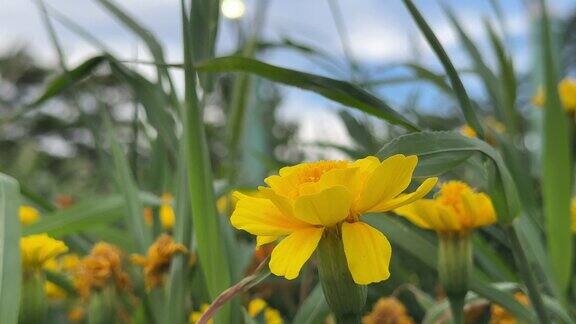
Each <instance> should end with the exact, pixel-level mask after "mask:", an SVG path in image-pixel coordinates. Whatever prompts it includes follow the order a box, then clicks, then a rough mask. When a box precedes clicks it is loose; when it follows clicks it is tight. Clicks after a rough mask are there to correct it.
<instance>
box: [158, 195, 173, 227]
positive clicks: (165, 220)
mask: <svg viewBox="0 0 576 324" xmlns="http://www.w3.org/2000/svg"><path fill="white" fill-rule="evenodd" d="M160 200H161V203H160V223H161V224H162V228H164V229H167V230H169V229H172V228H173V227H174V222H175V221H176V216H175V215H174V208H173V207H172V202H173V201H174V198H173V197H172V194H171V193H169V192H166V193H164V194H162V197H160Z"/></svg>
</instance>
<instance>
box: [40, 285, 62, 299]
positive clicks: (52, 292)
mask: <svg viewBox="0 0 576 324" xmlns="http://www.w3.org/2000/svg"><path fill="white" fill-rule="evenodd" d="M44 292H45V293H46V296H47V297H48V298H49V299H52V300H60V299H64V298H66V291H65V290H64V289H62V288H60V287H59V286H58V285H56V284H54V283H52V282H50V281H45V282H44Z"/></svg>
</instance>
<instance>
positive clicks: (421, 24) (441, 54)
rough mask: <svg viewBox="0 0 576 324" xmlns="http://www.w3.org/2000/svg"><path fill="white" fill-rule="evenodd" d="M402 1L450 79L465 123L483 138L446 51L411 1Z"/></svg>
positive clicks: (478, 123)
mask: <svg viewBox="0 0 576 324" xmlns="http://www.w3.org/2000/svg"><path fill="white" fill-rule="evenodd" d="M402 1H403V2H404V4H405V5H406V7H407V8H408V11H409V12H410V14H411V15H412V18H414V21H415V22H416V24H417V25H418V28H420V31H421V32H422V33H423V34H424V37H426V40H427V41H428V44H429V45H430V46H431V47H432V49H433V50H434V53H436V56H438V59H439V60H440V62H441V63H442V66H443V67H444V69H445V70H446V74H447V75H448V78H449V79H450V83H451V84H452V88H453V89H454V92H455V95H456V97H457V98H458V101H459V102H460V108H461V109H462V112H463V113H464V117H465V118H466V122H467V123H468V125H470V127H472V128H473V129H474V130H475V131H476V133H477V134H478V137H480V138H484V129H483V128H482V125H481V124H480V121H479V120H478V116H476V112H475V111H474V107H473V105H472V102H471V100H470V97H468V93H467V92H466V89H465V88H464V85H463V84H462V80H460V77H459V76H458V72H457V71H456V68H454V65H453V64H452V62H451V61H450V58H449V57H448V54H446V51H445V50H444V48H443V47H442V44H440V41H439V40H438V38H437V37H436V35H435V34H434V32H433V31H432V28H430V26H429V25H428V23H427V22H426V20H425V19H424V17H422V15H421V14H420V12H419V11H418V8H416V6H415V5H414V3H413V2H412V1H411V0H402Z"/></svg>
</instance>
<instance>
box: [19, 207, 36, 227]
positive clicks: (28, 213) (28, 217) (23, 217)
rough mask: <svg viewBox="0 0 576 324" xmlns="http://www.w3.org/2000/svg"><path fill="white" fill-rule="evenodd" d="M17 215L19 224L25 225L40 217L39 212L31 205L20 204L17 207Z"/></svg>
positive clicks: (34, 221)
mask: <svg viewBox="0 0 576 324" xmlns="http://www.w3.org/2000/svg"><path fill="white" fill-rule="evenodd" d="M18 217H19V218H20V224H22V225H24V226H27V225H30V224H34V223H36V222H37V221H38V220H39V219H40V212H39V211H38V210H37V209H36V208H34V207H32V206H26V205H22V206H20V208H19V209H18Z"/></svg>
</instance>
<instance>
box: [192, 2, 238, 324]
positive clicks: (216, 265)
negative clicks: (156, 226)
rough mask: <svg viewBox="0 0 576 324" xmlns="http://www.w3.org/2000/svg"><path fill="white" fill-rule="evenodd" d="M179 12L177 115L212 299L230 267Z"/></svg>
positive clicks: (225, 314)
mask: <svg viewBox="0 0 576 324" xmlns="http://www.w3.org/2000/svg"><path fill="white" fill-rule="evenodd" d="M182 1H184V0H182ZM181 11H182V12H181V15H182V29H183V30H182V36H183V39H184V81H185V93H184V96H185V100H184V101H185V103H184V105H183V109H182V112H181V113H182V116H183V126H184V135H183V136H184V141H185V155H186V172H187V175H188V189H189V196H190V205H191V208H192V220H193V224H194V227H193V231H194V236H195V238H196V243H197V253H198V258H199V259H200V264H201V265H202V271H203V274H204V279H205V280H206V284H207V288H208V292H209V295H210V297H211V298H212V299H215V298H217V297H218V296H219V295H220V293H221V292H222V291H224V290H225V289H227V288H228V287H229V286H230V285H231V283H232V276H231V266H230V263H229V260H228V253H227V250H226V246H225V244H224V239H223V233H222V232H221V230H220V217H219V216H218V213H217V211H216V205H215V199H214V188H213V183H212V169H211V166H210V160H209V153H208V147H207V141H206V132H205V130H204V123H203V120H202V107H201V105H200V102H199V99H198V95H197V93H196V87H197V84H196V77H197V75H196V73H195V71H194V68H193V61H192V59H193V57H192V48H191V41H192V39H191V35H190V33H191V32H192V29H191V26H190V22H189V18H188V17H187V15H186V11H185V6H184V2H182V8H181ZM230 313H231V311H230V306H229V305H228V304H227V305H225V306H224V307H222V308H221V309H220V311H219V313H218V316H217V317H216V319H217V322H220V321H221V322H222V323H228V322H229V321H230V319H231V314H230Z"/></svg>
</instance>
